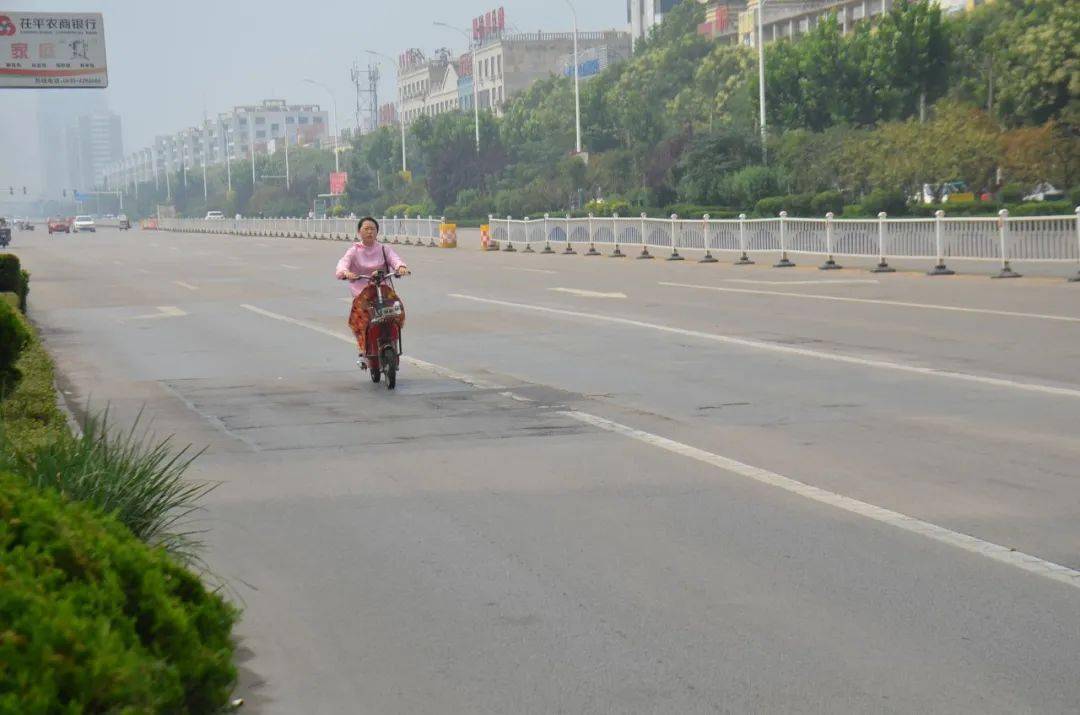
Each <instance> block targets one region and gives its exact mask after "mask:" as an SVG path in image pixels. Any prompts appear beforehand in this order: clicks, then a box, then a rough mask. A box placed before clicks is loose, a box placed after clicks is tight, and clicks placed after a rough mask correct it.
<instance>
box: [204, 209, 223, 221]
mask: <svg viewBox="0 0 1080 715" xmlns="http://www.w3.org/2000/svg"><path fill="white" fill-rule="evenodd" d="M224 218H225V214H223V213H221V212H220V211H207V212H206V218H205V219H203V220H204V221H209V220H216V219H224Z"/></svg>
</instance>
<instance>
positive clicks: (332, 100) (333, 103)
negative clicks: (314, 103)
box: [285, 77, 341, 171]
mask: <svg viewBox="0 0 1080 715" xmlns="http://www.w3.org/2000/svg"><path fill="white" fill-rule="evenodd" d="M304 81H305V82H307V83H308V84H313V85H315V86H316V87H322V88H323V89H325V90H326V93H327V94H329V95H330V106H332V107H333V108H334V116H333V117H332V119H333V122H332V123H331V129H330V133H331V135H332V137H333V139H334V171H341V167H340V166H339V165H338V137H337V134H336V133H335V129H336V128H337V126H338V123H337V99H336V98H335V97H334V93H333V92H332V91H330V88H329V87H327V86H326V85H325V84H323V83H322V82H316V81H315V80H313V79H310V78H307V77H305V78H304ZM285 143H286V144H288V143H289V137H288V136H286V137H285Z"/></svg>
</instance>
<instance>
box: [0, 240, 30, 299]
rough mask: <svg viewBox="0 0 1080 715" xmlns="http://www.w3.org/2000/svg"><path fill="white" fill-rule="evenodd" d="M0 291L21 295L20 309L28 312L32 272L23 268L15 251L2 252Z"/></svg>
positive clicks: (0, 259)
mask: <svg viewBox="0 0 1080 715" xmlns="http://www.w3.org/2000/svg"><path fill="white" fill-rule="evenodd" d="M0 293H14V294H15V295H17V296H19V309H20V310H22V312H24V313H25V312H26V296H27V295H29V293H30V274H29V273H27V272H26V271H24V270H23V269H22V266H21V265H20V264H19V257H18V256H16V255H15V254H13V253H0Z"/></svg>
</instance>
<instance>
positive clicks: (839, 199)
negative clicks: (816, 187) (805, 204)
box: [810, 191, 844, 216]
mask: <svg viewBox="0 0 1080 715" xmlns="http://www.w3.org/2000/svg"><path fill="white" fill-rule="evenodd" d="M810 210H811V211H812V212H813V213H814V215H815V216H824V215H825V214H827V213H829V212H830V211H832V212H833V213H834V214H836V215H837V216H839V215H840V214H841V213H843V211H844V195H843V194H841V193H840V192H839V191H822V192H821V193H820V194H818V195H817V196H815V197H814V198H813V200H812V201H811V202H810Z"/></svg>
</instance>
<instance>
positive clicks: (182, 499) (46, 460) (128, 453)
mask: <svg viewBox="0 0 1080 715" xmlns="http://www.w3.org/2000/svg"><path fill="white" fill-rule="evenodd" d="M16 368H18V370H19V371H20V372H21V374H22V379H21V380H20V381H19V382H18V383H17V384H16V385H15V388H14V390H12V391H11V393H10V394H8V395H6V396H4V397H3V398H2V399H0V469H7V470H9V471H11V472H13V473H15V474H17V475H19V476H21V477H23V478H24V479H26V480H27V482H29V483H30V484H32V485H34V486H36V487H39V488H53V489H56V490H57V491H59V492H60V493H61V494H62V495H63V496H64V497H65V498H67V499H70V500H74V501H80V502H85V503H88V504H91V505H93V506H95V507H97V508H98V509H100V510H101V511H103V512H105V513H108V514H112V515H113V516H115V517H116V518H117V519H118V520H119V521H120V522H121V523H123V524H124V525H125V526H127V527H128V528H129V529H130V530H131V531H132V533H133V534H135V536H137V537H138V538H139V539H141V540H142V541H144V542H146V543H148V544H151V545H154V546H162V547H164V548H165V549H166V550H167V551H168V552H169V553H170V554H172V555H173V556H174V557H175V558H177V559H178V560H179V561H181V562H182V563H185V564H188V565H196V564H198V563H199V561H198V555H197V551H198V549H199V547H200V546H201V544H200V542H199V541H198V538H197V535H198V532H197V531H194V530H192V529H190V528H189V527H188V526H187V523H188V520H189V519H190V517H191V516H192V515H193V514H194V513H195V512H197V511H198V510H199V506H198V505H199V502H200V500H201V499H202V498H203V497H204V496H206V494H207V493H209V492H210V491H211V490H213V489H214V488H215V487H216V484H212V483H205V482H193V481H190V480H188V479H186V478H185V477H184V473H185V472H186V471H187V469H188V468H189V467H190V466H191V463H192V462H193V461H194V460H195V459H196V458H197V457H198V456H199V454H201V452H197V451H193V450H192V448H191V446H190V445H188V446H186V447H183V448H176V447H175V446H174V445H173V443H172V439H171V437H165V438H157V437H154V436H153V435H151V434H150V433H149V432H147V431H145V430H140V429H139V424H140V419H139V418H136V420H135V423H134V424H133V425H132V426H131V428H130V429H127V430H123V429H117V428H115V427H114V426H112V425H110V423H109V413H108V410H107V409H106V410H104V411H103V412H99V413H97V414H88V416H87V417H86V418H85V419H84V420H83V424H82V433H81V434H80V435H73V434H72V433H71V430H70V429H69V428H68V425H67V420H66V418H65V416H64V413H63V412H62V411H61V410H60V408H59V407H58V406H57V394H56V388H55V386H54V379H55V371H54V366H53V362H52V359H51V358H50V357H49V355H48V353H47V352H46V351H45V348H44V347H43V346H42V344H41V341H40V339H38V337H37V336H36V335H35V336H34V337H33V338H32V340H31V342H30V344H29V345H28V346H27V348H26V349H25V350H24V351H23V353H22V355H20V357H19V360H18V361H17V362H16ZM140 417H141V415H140Z"/></svg>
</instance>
